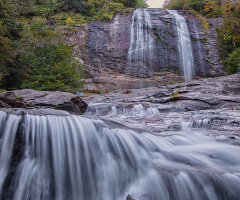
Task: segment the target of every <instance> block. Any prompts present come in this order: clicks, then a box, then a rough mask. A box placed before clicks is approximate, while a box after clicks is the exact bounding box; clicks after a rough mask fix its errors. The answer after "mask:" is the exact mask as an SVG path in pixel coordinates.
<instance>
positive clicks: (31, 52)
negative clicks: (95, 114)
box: [21, 17, 83, 92]
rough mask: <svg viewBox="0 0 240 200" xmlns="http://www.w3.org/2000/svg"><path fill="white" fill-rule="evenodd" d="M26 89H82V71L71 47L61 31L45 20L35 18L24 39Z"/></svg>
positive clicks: (24, 82) (22, 46) (23, 56)
mask: <svg viewBox="0 0 240 200" xmlns="http://www.w3.org/2000/svg"><path fill="white" fill-rule="evenodd" d="M21 51H22V63H24V64H25V67H24V69H27V70H26V71H24V72H23V77H24V80H23V83H22V87H23V88H33V89H37V90H61V91H68V92H74V91H76V90H77V89H80V88H81V86H82V83H81V82H79V79H81V78H83V70H82V68H81V66H80V64H79V63H78V62H77V61H76V60H75V59H73V58H72V54H71V46H70V45H69V44H67V43H66V42H64V39H63V37H62V34H61V31H60V30H54V31H53V30H50V29H49V28H48V26H47V25H46V19H43V18H39V17H38V18H33V20H32V22H31V24H29V25H28V26H27V27H26V29H25V30H24V34H23V38H22V41H21Z"/></svg>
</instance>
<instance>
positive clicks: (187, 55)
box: [168, 10, 194, 82]
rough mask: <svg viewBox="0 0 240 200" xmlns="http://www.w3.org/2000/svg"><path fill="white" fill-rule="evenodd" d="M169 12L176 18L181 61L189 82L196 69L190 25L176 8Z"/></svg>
mask: <svg viewBox="0 0 240 200" xmlns="http://www.w3.org/2000/svg"><path fill="white" fill-rule="evenodd" d="M168 12H169V14H171V15H173V16H174V18H175V20H176V25H177V34H178V50H179V55H180V59H181V62H180V63H181V65H182V68H183V71H184V77H185V82H188V81H191V80H192V76H193V69H194V61H193V51H192V44H191V39H190V34H189V31H188V26H187V23H186V19H185V18H184V17H183V16H181V15H179V14H178V12H177V11H176V10H168Z"/></svg>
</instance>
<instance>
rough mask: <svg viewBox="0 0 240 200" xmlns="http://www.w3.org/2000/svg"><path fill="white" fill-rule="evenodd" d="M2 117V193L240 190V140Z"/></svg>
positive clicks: (115, 195)
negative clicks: (228, 141) (238, 143)
mask: <svg viewBox="0 0 240 200" xmlns="http://www.w3.org/2000/svg"><path fill="white" fill-rule="evenodd" d="M0 123H1V134H0V136H1V149H0V160H1V164H0V173H1V176H0V178H1V180H0V184H1V185H0V186H1V188H0V189H1V199H14V200H30V199H34V200H50V199H56V200H62V199H71V200H77V199H88V200H96V199H99V200H100V199H105V200H113V199H114V200H123V199H126V197H127V195H128V194H131V195H132V196H133V197H134V198H136V199H143V198H145V199H151V200H159V197H161V199H163V200H164V199H171V200H174V199H176V200H179V199H199V200H202V199H209V200H213V199H216V200H218V199H236V200H237V199H238V198H239V196H240V191H239V189H238V186H239V184H240V148H239V147H236V146H231V145H227V144H223V143H219V142H216V141H215V139H213V138H212V137H208V136H204V135H201V134H198V133H194V132H192V131H191V132H189V131H188V130H184V131H182V132H179V133H176V134H174V135H172V136H168V137H160V136H156V135H152V134H149V133H146V132H137V131H134V130H131V129H129V128H126V127H124V126H122V125H119V124H116V123H113V122H108V121H102V120H93V119H88V118H85V117H80V116H75V115H69V116H52V115H47V116H34V115H29V114H25V115H23V116H22V115H20V116H19V115H13V114H6V113H5V112H2V111H0ZM10 127H11V128H10ZM6 147H7V148H6Z"/></svg>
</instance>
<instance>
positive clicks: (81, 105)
mask: <svg viewBox="0 0 240 200" xmlns="http://www.w3.org/2000/svg"><path fill="white" fill-rule="evenodd" d="M87 106H88V105H87V104H86V103H85V102H84V101H83V100H82V99H81V98H80V96H78V95H74V94H72V93H67V92H59V91H36V90H33V89H23V90H13V91H7V92H4V93H1V94H0V107H2V108H10V107H11V108H52V109H58V110H65V111H68V112H71V113H76V114H82V113H84V112H85V110H86V109H87Z"/></svg>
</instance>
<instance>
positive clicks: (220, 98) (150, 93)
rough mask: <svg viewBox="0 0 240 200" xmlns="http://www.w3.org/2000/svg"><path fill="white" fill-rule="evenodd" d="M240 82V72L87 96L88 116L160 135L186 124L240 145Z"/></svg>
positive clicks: (169, 132) (176, 129)
mask: <svg viewBox="0 0 240 200" xmlns="http://www.w3.org/2000/svg"><path fill="white" fill-rule="evenodd" d="M239 83H240V73H236V74H233V75H231V76H223V77H217V78H207V79H202V80H194V81H191V82H188V83H181V84H169V85H166V86H162V87H149V88H142V89H132V90H131V92H130V93H129V94H124V93H123V92H122V91H119V92H114V93H109V94H106V95H101V96H100V95H96V96H90V97H85V98H84V100H85V101H86V102H88V103H89V109H88V111H87V112H86V113H85V114H88V116H91V115H94V116H98V117H102V118H105V119H110V120H115V121H117V122H119V123H121V124H125V125H127V126H129V127H131V128H140V129H143V130H146V131H149V132H153V133H155V134H160V135H165V134H166V135H168V134H171V131H178V130H180V129H181V128H182V122H186V123H187V124H188V127H192V128H204V129H207V130H208V131H206V134H211V135H213V136H214V137H215V136H216V137H215V138H216V139H217V140H221V141H226V142H230V143H232V144H236V145H239V144H240V87H239ZM103 102H104V104H103ZM139 105H141V106H142V109H139V108H140V107H139ZM113 106H114V107H113ZM137 108H138V109H137ZM156 110H157V112H156ZM129 111H131V112H133V113H134V112H135V114H132V113H130V112H129ZM150 111H151V112H150ZM121 115H122V116H123V117H119V116H121ZM220 136H221V137H220Z"/></svg>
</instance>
